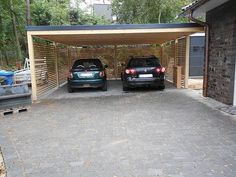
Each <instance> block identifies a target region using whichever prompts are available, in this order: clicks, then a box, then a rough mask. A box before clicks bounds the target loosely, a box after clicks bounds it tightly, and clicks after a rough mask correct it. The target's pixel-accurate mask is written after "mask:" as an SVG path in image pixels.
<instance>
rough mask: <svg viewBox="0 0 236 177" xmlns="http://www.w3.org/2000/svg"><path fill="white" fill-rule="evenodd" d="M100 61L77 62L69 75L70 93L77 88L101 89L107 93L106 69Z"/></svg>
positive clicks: (82, 60)
mask: <svg viewBox="0 0 236 177" xmlns="http://www.w3.org/2000/svg"><path fill="white" fill-rule="evenodd" d="M106 67H107V66H106V65H105V66H103V65H102V62H101V61H100V60H99V59H79V60H76V61H75V62H74V64H73V66H72V69H71V70H70V72H69V75H68V92H69V93H71V92H73V89H75V88H88V87H91V88H101V89H102V90H103V91H107V76H106V72H105V68H106Z"/></svg>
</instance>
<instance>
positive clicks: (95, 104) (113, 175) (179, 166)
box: [0, 89, 236, 177]
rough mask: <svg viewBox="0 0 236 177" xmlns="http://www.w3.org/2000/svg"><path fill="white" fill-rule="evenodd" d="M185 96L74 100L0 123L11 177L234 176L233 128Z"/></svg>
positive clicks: (169, 92) (49, 103)
mask: <svg viewBox="0 0 236 177" xmlns="http://www.w3.org/2000/svg"><path fill="white" fill-rule="evenodd" d="M119 92H120V93H122V91H121V90H120V91H119ZM186 92H187V91H185V90H176V89H166V90H165V91H163V92H162V91H153V90H152V91H150V90H147V91H145V90H141V91H133V92H130V93H122V94H120V95H119V94H115V95H112V94H111V95H109V94H108V95H106V96H99V95H100V94H99V93H101V92H97V96H95V95H93V94H92V96H91V97H88V98H87V97H80V96H78V95H81V93H74V95H73V96H74V98H73V96H71V95H70V97H69V98H68V97H65V98H63V99H56V98H55V99H52V98H51V99H48V100H45V101H43V102H41V103H39V104H35V105H33V107H32V109H31V111H30V112H28V113H21V114H17V115H16V114H15V115H13V116H8V117H5V118H4V119H3V118H0V145H1V146H2V151H3V154H4V157H5V161H6V166H7V170H8V177H155V176H160V177H208V176H209V177H210V176H212V177H235V176H236V121H235V120H234V119H233V117H232V116H227V115H225V114H222V113H221V112H220V111H218V110H215V109H212V108H210V107H208V106H206V105H205V104H203V103H201V102H199V101H198V100H196V99H193V98H192V97H190V96H189V95H188V94H186ZM83 93H84V94H86V92H83ZM65 95H66V94H65ZM54 97H56V94H55V95H54Z"/></svg>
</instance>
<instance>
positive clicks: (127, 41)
mask: <svg viewBox="0 0 236 177" xmlns="http://www.w3.org/2000/svg"><path fill="white" fill-rule="evenodd" d="M26 29H27V38H28V48H29V58H30V66H31V82H32V99H33V100H37V83H36V76H35V73H36V70H35V59H34V46H33V37H39V38H42V39H46V40H49V41H52V42H56V43H62V44H65V45H71V46H84V45H135V44H164V43H166V42H168V41H172V40H176V39H177V38H180V37H183V36H189V35H190V34H193V33H196V32H202V31H204V27H203V26H201V25H199V24H196V23H180V24H137V25H136V24H128V25H127V24H125V25H82V26H28V27H27V28H26Z"/></svg>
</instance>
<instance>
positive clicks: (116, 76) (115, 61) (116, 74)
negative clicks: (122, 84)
mask: <svg viewBox="0 0 236 177" xmlns="http://www.w3.org/2000/svg"><path fill="white" fill-rule="evenodd" d="M114 71H115V80H117V78H118V66H117V45H115V46H114Z"/></svg>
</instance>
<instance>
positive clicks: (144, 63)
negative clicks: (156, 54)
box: [128, 58, 161, 67]
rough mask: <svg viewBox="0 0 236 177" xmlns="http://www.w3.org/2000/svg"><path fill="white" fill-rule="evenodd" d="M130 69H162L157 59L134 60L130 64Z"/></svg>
mask: <svg viewBox="0 0 236 177" xmlns="http://www.w3.org/2000/svg"><path fill="white" fill-rule="evenodd" d="M128 66H129V67H160V66H161V65H160V62H159V60H158V59H157V58H133V59H131V60H130V62H129V65H128Z"/></svg>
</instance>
